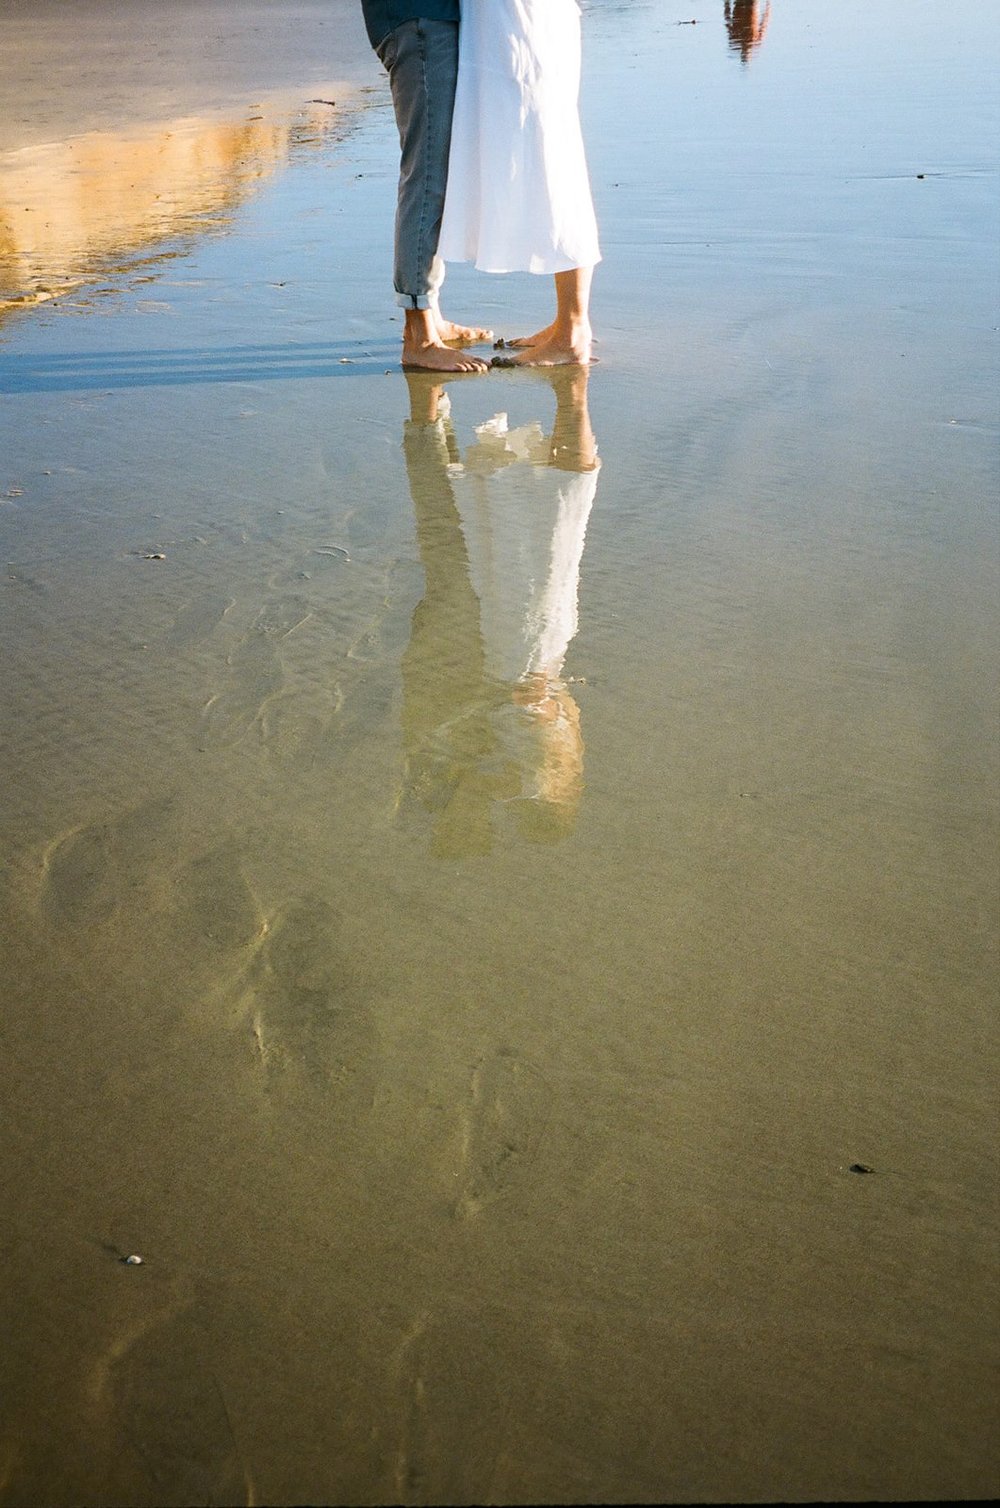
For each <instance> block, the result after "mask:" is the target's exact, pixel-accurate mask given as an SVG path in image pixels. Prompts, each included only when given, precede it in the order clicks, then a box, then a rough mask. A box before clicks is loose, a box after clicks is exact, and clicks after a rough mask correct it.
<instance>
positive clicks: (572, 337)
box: [493, 322, 594, 367]
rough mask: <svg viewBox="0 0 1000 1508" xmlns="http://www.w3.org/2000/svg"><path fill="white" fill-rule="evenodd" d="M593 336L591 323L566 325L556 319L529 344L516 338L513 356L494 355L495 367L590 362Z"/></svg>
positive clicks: (581, 363) (556, 365)
mask: <svg viewBox="0 0 1000 1508" xmlns="http://www.w3.org/2000/svg"><path fill="white" fill-rule="evenodd" d="M593 341H594V337H593V335H592V334H591V330H590V326H589V324H588V325H583V324H574V325H572V326H565V325H562V324H559V323H558V322H557V323H556V324H554V325H551V326H550V327H549V329H548V330H543V331H541V332H540V334H539V336H537V337H536V338H535V340H534V343H533V344H531V345H529V344H527V341H525V342H524V343H523V344H522V343H521V342H518V343H517V345H516V346H515V351H516V355H514V356H494V358H493V365H494V366H496V367H565V366H580V367H585V366H587V365H589V363H590V351H591V346H592V345H593Z"/></svg>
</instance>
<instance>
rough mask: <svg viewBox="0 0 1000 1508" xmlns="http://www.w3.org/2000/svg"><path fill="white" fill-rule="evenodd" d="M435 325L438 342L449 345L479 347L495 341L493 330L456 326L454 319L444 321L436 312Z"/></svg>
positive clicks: (472, 326)
mask: <svg viewBox="0 0 1000 1508" xmlns="http://www.w3.org/2000/svg"><path fill="white" fill-rule="evenodd" d="M434 324H435V327H436V329H437V335H438V340H441V341H445V342H446V343H448V344H450V343H451V342H452V341H455V342H456V344H458V345H460V346H478V345H482V344H483V343H484V342H485V341H490V340H492V339H493V331H492V330H481V329H480V328H479V326H478V325H456V323H455V321H454V320H453V319H443V318H442V317H441V315H440V314H438V313H437V312H436V311H435V315H434Z"/></svg>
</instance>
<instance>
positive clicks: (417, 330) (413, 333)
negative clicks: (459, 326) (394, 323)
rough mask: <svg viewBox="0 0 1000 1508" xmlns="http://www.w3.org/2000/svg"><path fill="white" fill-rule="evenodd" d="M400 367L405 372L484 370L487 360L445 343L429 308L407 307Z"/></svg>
mask: <svg viewBox="0 0 1000 1508" xmlns="http://www.w3.org/2000/svg"><path fill="white" fill-rule="evenodd" d="M403 370H404V371H407V372H486V371H488V370H489V366H488V363H487V362H485V361H482V360H480V358H479V357H478V356H470V355H469V353H468V351H461V350H456V348H455V347H454V346H446V345H445V343H444V341H443V340H442V339H441V337H440V335H439V334H438V317H437V314H436V312H435V311H434V310H432V309H407V311H406V323H405V325H404V327H403Z"/></svg>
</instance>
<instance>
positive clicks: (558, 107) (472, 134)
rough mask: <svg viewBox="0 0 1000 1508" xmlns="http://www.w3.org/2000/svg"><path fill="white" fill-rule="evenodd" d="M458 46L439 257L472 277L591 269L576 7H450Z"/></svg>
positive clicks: (497, 1)
mask: <svg viewBox="0 0 1000 1508" xmlns="http://www.w3.org/2000/svg"><path fill="white" fill-rule="evenodd" d="M459 37H460V40H459V64H458V89H457V92H456V95H455V113H454V118H453V123H452V135H451V160H450V165H449V169H448V193H447V198H446V200H445V210H444V223H443V225H442V229H441V241H440V246H439V251H440V254H441V256H442V257H444V259H445V261H452V262H474V263H475V264H476V266H477V267H478V268H479V269H480V270H481V271H482V272H567V271H569V270H570V269H571V268H573V267H592V266H593V265H594V264H595V263H596V262H599V261H600V258H601V253H600V249H599V247H598V240H597V222H596V220H595V218H594V205H593V200H592V198H591V193H590V180H589V177H588V175H587V159H586V155H585V152H584V146H583V136H582V134H581V131H580V113H579V103H578V101H579V92H580V8H579V6H578V4H577V0H462V21H461V30H460V33H459Z"/></svg>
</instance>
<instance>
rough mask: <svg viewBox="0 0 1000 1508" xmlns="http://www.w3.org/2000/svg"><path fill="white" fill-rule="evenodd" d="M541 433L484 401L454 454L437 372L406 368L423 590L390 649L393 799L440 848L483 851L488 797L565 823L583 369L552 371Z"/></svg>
mask: <svg viewBox="0 0 1000 1508" xmlns="http://www.w3.org/2000/svg"><path fill="white" fill-rule="evenodd" d="M544 375H545V376H547V378H548V381H549V382H550V384H551V386H552V389H553V391H554V393H555V399H556V415H555V422H554V425H553V429H552V433H551V435H550V436H548V437H547V436H546V435H545V434H544V432H543V430H542V426H541V424H540V423H538V422H534V423H531V424H525V425H521V426H519V427H518V428H516V429H513V430H511V429H510V428H509V427H508V423H507V415H506V414H496V415H494V416H493V417H492V418H491V419H488V420H487V421H485V422H484V423H482V424H480V425H478V426H477V427H476V440H475V443H474V444H472V445H471V446H469V447H468V448H467V450H466V452H465V455H464V457H463V456H462V454H461V452H460V449H459V445H458V441H457V439H456V437H455V433H454V429H453V427H452V424H451V420H450V417H449V413H450V405H449V403H448V398H447V394H446V393H445V392H444V388H443V385H442V384H441V383H440V381H439V380H438V379H437V378H435V377H433V376H428V375H424V374H409V377H408V381H409V387H410V420H409V422H408V423H407V425H406V428H405V432H404V437H403V445H404V450H405V453H406V467H407V475H408V477H409V483H410V492H411V495H412V498H413V506H414V509H415V510H416V526H417V540H418V544H419V548H420V558H421V562H422V564H423V567H424V576H425V592H424V596H423V599H422V601H421V602H420V603H419V604H418V606H417V608H416V610H415V612H414V615H413V622H412V631H411V635H410V643H409V646H408V648H407V650H406V653H405V654H404V656H403V661H402V671H403V714H402V717H403V741H404V747H405V774H404V779H403V791H402V794H401V797H400V808H401V811H402V812H403V813H406V812H407V811H410V810H412V809H413V808H414V807H415V806H417V807H422V808H423V809H424V810H425V811H426V812H428V813H430V814H431V817H432V824H433V828H432V839H431V847H432V851H433V852H434V853H435V854H436V855H438V856H439V857H442V858H464V857H469V856H472V855H474V854H484V853H488V852H489V851H490V850H491V848H492V847H493V843H494V836H495V834H494V819H495V808H497V807H500V808H501V809H502V810H503V811H506V812H507V813H509V814H510V815H511V816H512V817H513V818H514V820H515V822H516V824H517V828H518V830H519V832H520V834H521V836H523V837H524V838H526V839H527V840H528V841H529V842H534V843H546V842H548V843H553V842H558V841H559V840H560V839H561V838H563V837H565V836H566V835H567V834H569V833H570V832H572V831H573V828H574V826H575V823H576V818H577V813H578V810H579V806H580V801H581V797H582V794H583V735H582V731H581V727H580V709H579V707H578V706H577V703H576V701H575V700H574V698H573V696H572V693H571V692H570V689H569V685H568V684H567V683H566V681H565V680H563V678H562V669H563V664H564V661H565V658H566V653H567V650H568V647H569V644H570V641H571V640H572V638H573V636H574V635H575V633H576V630H577V597H578V588H579V578H580V562H581V558H582V555H583V548H584V542H585V538H586V530H587V521H588V519H589V517H590V511H591V508H592V507H593V503H594V496H595V493H596V490H597V475H598V470H599V468H600V462H599V460H598V458H597V447H596V442H595V440H594V434H593V430H592V429H591V425H590V417H589V412H588V408H587V372H586V371H585V370H579V369H571V368H563V369H559V368H553V369H551V370H550V371H549V372H548V373H545V374H544Z"/></svg>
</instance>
